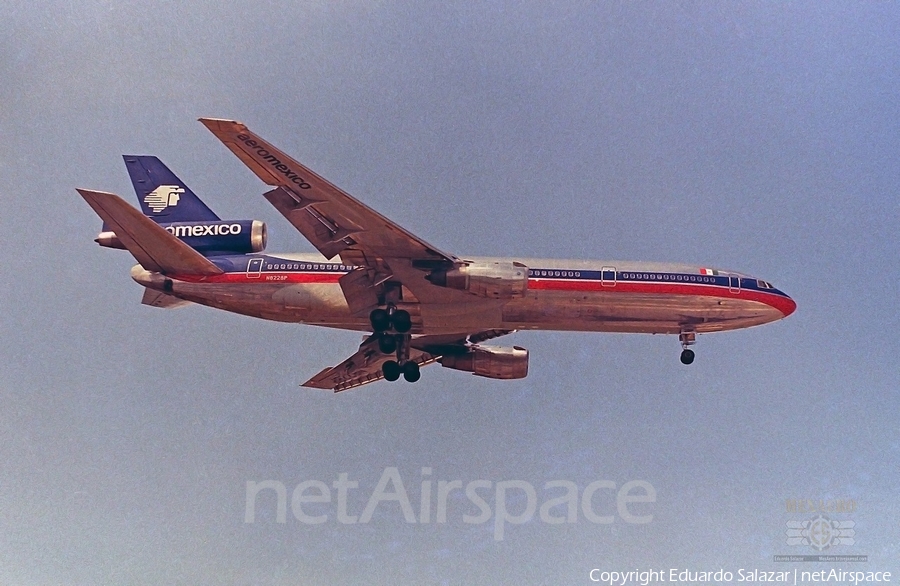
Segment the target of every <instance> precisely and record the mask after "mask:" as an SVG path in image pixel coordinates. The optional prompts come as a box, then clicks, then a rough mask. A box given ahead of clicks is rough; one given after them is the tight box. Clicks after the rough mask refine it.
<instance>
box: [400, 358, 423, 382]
mask: <svg viewBox="0 0 900 586" xmlns="http://www.w3.org/2000/svg"><path fill="white" fill-rule="evenodd" d="M401 368H402V369H403V378H404V379H406V382H408V383H414V382H416V381H417V380H419V378H420V377H421V376H422V374H421V373H420V372H419V365H418V364H416V363H415V362H413V361H412V360H410V361H409V362H406V363H404V364H403V366H402V367H401Z"/></svg>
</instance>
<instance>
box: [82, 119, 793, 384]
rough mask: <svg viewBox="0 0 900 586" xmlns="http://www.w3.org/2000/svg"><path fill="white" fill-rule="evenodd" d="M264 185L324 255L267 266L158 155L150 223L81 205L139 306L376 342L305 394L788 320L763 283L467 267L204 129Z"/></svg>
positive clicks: (139, 214)
mask: <svg viewBox="0 0 900 586" xmlns="http://www.w3.org/2000/svg"><path fill="white" fill-rule="evenodd" d="M200 121H201V122H202V123H203V124H204V125H205V126H206V127H207V128H208V129H209V130H210V131H212V133H213V134H214V135H215V136H216V137H217V138H218V139H219V140H221V141H222V142H223V143H224V144H225V146H226V147H228V148H229V149H230V150H231V151H232V152H233V153H234V154H235V155H237V157H238V158H239V159H240V160H241V161H242V162H243V163H244V164H245V165H246V166H247V167H249V168H250V170H251V171H253V172H254V173H255V174H256V175H257V176H258V177H259V178H260V179H261V180H262V181H263V182H264V183H265V184H267V185H268V186H270V187H272V188H273V189H271V190H270V191H268V192H267V193H265V198H266V199H267V200H269V202H270V203H271V204H272V205H273V206H275V209H277V210H278V211H279V212H281V213H282V214H283V215H284V217H285V218H287V220H288V221H289V222H290V223H291V224H292V225H293V226H294V227H295V228H297V230H299V231H300V233H301V234H303V236H305V237H306V239H307V240H309V241H310V242H311V243H312V245H313V246H314V247H315V248H316V249H317V250H318V251H319V254H314V253H313V254H270V253H264V252H263V251H264V250H265V245H266V226H265V224H263V223H262V222H260V221H258V220H252V221H251V220H240V221H230V220H224V221H223V220H221V219H220V218H219V217H218V216H217V215H216V214H215V213H213V211H212V210H211V209H210V208H208V207H207V206H206V205H205V204H204V203H203V202H202V201H201V200H200V199H199V198H198V197H197V196H196V195H195V194H194V193H193V192H192V191H191V190H190V189H189V188H188V187H187V185H185V184H184V183H183V182H181V180H179V179H178V178H177V177H176V176H175V175H174V174H173V173H172V172H171V171H170V170H169V169H168V168H166V167H165V165H163V164H162V163H161V162H160V161H159V160H158V159H157V158H156V157H149V156H129V155H126V156H125V157H124V158H125V164H126V167H127V168H128V172H129V175H130V176H131V180H132V182H133V184H134V187H135V191H136V192H137V196H138V200H139V201H140V204H141V208H142V209H141V211H138V210H137V209H135V208H133V207H131V206H130V205H128V204H127V203H126V202H125V201H123V200H122V199H121V198H120V197H119V196H117V195H114V194H112V193H103V192H98V191H91V190H86V189H79V190H78V192H79V193H80V194H81V196H82V197H84V199H85V200H86V201H87V203H88V204H89V205H90V206H91V207H92V208H93V209H94V211H95V212H97V214H98V215H99V216H100V218H101V219H102V220H103V231H102V232H101V233H100V235H99V236H98V237H97V239H96V240H97V242H98V243H99V244H100V245H102V246H107V247H111V248H124V249H127V250H128V251H129V252H130V253H131V254H132V255H133V256H134V257H135V259H137V261H138V263H140V264H138V265H136V266H135V267H134V268H132V270H131V277H132V278H133V279H134V280H135V281H137V282H138V283H139V284H141V285H143V286H144V287H145V288H146V290H145V291H144V298H143V303H144V304H147V305H152V306H156V307H177V306H180V305H184V304H186V303H198V304H201V305H208V306H210V307H216V308H219V309H224V310H226V311H232V312H235V313H239V314H244V315H249V316H253V317H258V318H263V319H269V320H276V321H282V322H297V323H304V324H312V325H317V326H325V327H331V328H341V329H346V330H355V331H360V332H365V334H366V335H365V337H364V339H363V342H362V343H361V344H360V346H359V349H358V350H357V351H356V352H355V353H354V354H353V355H352V356H350V357H349V358H347V359H346V360H344V361H343V362H341V363H340V364H338V365H337V366H333V367H330V368H326V369H324V370H322V371H321V372H320V373H318V374H317V375H315V376H314V377H312V378H311V379H309V380H308V381H307V382H306V383H304V385H303V386H306V387H313V388H320V389H332V390H334V391H335V392H337V391H343V390H346V389H350V388H353V387H357V386H360V385H364V384H367V383H370V382H374V381H377V380H380V379H386V380H388V381H396V380H398V379H399V378H400V377H401V376H402V377H403V378H404V379H405V380H407V381H409V382H415V381H417V380H419V376H420V373H419V369H420V368H421V367H422V366H425V365H427V364H431V363H432V362H438V363H440V364H441V365H442V366H445V367H447V368H452V369H456V370H462V371H466V372H471V373H473V374H476V375H479V376H484V377H489V378H496V379H517V378H523V377H525V376H526V375H527V373H528V350H526V349H524V348H521V347H519V346H513V347H508V348H503V347H497V346H490V345H483V342H485V341H487V340H490V339H492V338H498V337H500V336H504V335H506V334H510V333H512V332H514V331H516V330H566V331H585V332H636V333H646V334H676V335H678V337H679V340H680V342H681V346H682V352H681V362H683V363H684V364H690V363H691V362H693V360H694V352H693V350H691V349H690V347H689V346H691V345H692V344H693V343H694V342H695V340H696V336H697V334H704V333H708V332H719V331H725V330H735V329H739V328H747V327H751V326H756V325H760V324H765V323H768V322H772V321H775V320H779V319H781V318H783V317H786V316H788V315H790V314H791V313H792V312H793V311H794V310H795V309H796V307H797V306H796V304H795V303H794V301H793V300H792V299H791V298H790V297H789V296H788V295H786V294H785V293H783V292H782V291H780V290H778V289H777V288H775V287H773V286H772V285H771V284H770V283H769V282H768V281H764V280H762V279H757V278H755V277H750V276H747V275H743V274H740V273H736V272H732V271H724V270H716V269H711V268H704V267H698V266H691V265H684V264H667V263H651V262H619V261H585V260H544V259H530V258H517V257H513V258H484V257H476V256H457V255H455V254H451V253H449V252H445V251H442V250H440V249H439V248H437V247H436V246H432V245H431V244H429V243H428V242H425V241H424V240H422V239H421V238H419V237H418V236H416V235H414V234H412V233H411V232H409V231H408V230H405V229H404V228H402V227H401V226H399V225H397V224H395V223H394V222H392V221H391V220H389V219H387V218H386V217H384V216H382V215H381V214H379V213H378V212H376V211H374V210H373V209H371V208H369V207H368V206H366V205H365V204H363V203H361V202H360V201H358V200H356V199H355V198H353V197H352V196H350V195H348V194H347V193H345V192H344V191H342V190H341V189H339V188H337V187H335V186H334V185H332V184H331V183H329V182H328V181H326V180H325V179H323V178H321V177H319V176H318V175H316V174H315V173H313V172H312V171H311V170H309V169H308V168H306V167H305V166H303V165H301V164H300V163H298V162H297V161H295V160H294V159H292V158H291V157H289V156H287V155H286V154H285V153H283V152H282V151H281V150H279V149H277V148H276V147H274V146H273V145H271V144H269V143H268V142H266V141H265V140H263V139H262V138H260V137H259V136H257V135H256V134H254V133H253V132H251V131H250V130H248V129H247V127H246V126H244V125H243V124H241V123H240V122H235V121H232V120H219V119H211V118H201V119H200Z"/></svg>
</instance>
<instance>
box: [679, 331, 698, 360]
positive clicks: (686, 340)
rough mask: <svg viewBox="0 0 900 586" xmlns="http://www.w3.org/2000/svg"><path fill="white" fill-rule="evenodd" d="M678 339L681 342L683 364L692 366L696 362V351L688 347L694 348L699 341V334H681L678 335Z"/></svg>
mask: <svg viewBox="0 0 900 586" xmlns="http://www.w3.org/2000/svg"><path fill="white" fill-rule="evenodd" d="M678 339H679V340H681V348H682V350H681V363H682V364H691V363H692V362H693V361H694V351H693V350H691V349H690V348H688V346H692V345H693V344H694V342H696V341H697V334H695V333H694V332H681V333H680V334H679V335H678Z"/></svg>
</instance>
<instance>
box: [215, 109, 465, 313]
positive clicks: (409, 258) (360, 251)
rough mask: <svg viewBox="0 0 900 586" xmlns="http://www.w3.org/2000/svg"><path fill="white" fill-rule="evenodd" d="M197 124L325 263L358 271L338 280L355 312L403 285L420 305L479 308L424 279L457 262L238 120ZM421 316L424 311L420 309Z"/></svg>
mask: <svg viewBox="0 0 900 586" xmlns="http://www.w3.org/2000/svg"><path fill="white" fill-rule="evenodd" d="M200 122H202V123H203V124H204V125H205V126H206V127H207V128H208V129H209V130H210V131H211V132H212V133H213V134H214V135H215V136H216V137H217V138H218V139H219V140H221V141H222V142H223V143H224V144H225V146H226V147H228V148H229V149H230V150H231V151H232V152H233V153H234V154H235V155H236V156H237V157H238V158H239V159H240V160H241V161H243V163H244V164H245V165H247V167H249V168H250V170H251V171H253V172H254V173H255V174H256V175H257V176H258V177H259V178H260V179H261V180H262V181H263V182H264V183H266V184H268V185H271V186H274V187H275V189H273V190H271V191H269V192H268V193H266V194H265V197H266V199H268V200H269V202H271V203H272V205H274V206H275V208H276V209H277V210H278V211H280V212H281V213H282V214H283V215H284V217H285V218H287V220H288V221H289V222H290V223H291V224H293V226H294V227H295V228H297V230H299V231H300V233H302V234H303V235H304V236H305V237H306V239H307V240H309V241H310V242H311V243H312V244H313V246H315V247H316V248H317V249H318V250H319V252H321V253H322V254H323V255H324V256H325V257H326V258H329V259H330V258H333V257H334V256H335V255H338V254H339V255H340V256H341V260H342V261H343V262H344V264H347V265H350V266H355V267H358V268H357V269H356V270H354V271H351V272H350V273H348V274H347V275H345V276H344V277H343V278H342V279H341V288H342V289H343V291H344V296H345V297H346V298H347V302H348V304H349V305H350V309H351V311H352V312H353V313H354V314H355V315H364V314H365V313H367V312H368V311H369V310H370V309H372V308H373V307H375V306H377V293H375V290H376V288H377V287H378V286H379V285H380V284H382V283H384V282H386V281H388V280H391V281H395V282H400V283H402V284H403V285H404V286H405V287H407V288H408V289H409V290H410V291H411V292H412V294H413V295H415V297H416V299H417V300H418V301H419V303H422V304H437V303H450V302H460V301H463V302H466V301H468V302H470V303H476V304H477V303H478V301H477V300H473V297H472V296H471V295H469V294H468V293H465V292H461V291H456V290H452V289H447V288H445V287H439V286H436V285H433V284H431V283H430V282H428V281H427V280H425V278H424V277H425V274H426V272H427V271H430V270H432V269H435V268H438V267H441V268H445V267H446V268H449V267H452V266H455V265H458V264H460V262H461V261H460V259H458V258H457V257H456V256H454V255H452V254H449V253H446V252H443V251H441V250H439V249H438V248H436V247H434V246H432V245H431V244H429V243H427V242H425V241H424V240H422V239H421V238H419V237H418V236H415V235H414V234H412V233H410V232H409V231H407V230H406V229H404V228H403V227H401V226H399V225H397V224H396V223H394V222H392V221H391V220H389V219H387V218H385V217H384V216H382V215H381V214H379V213H378V212H376V211H375V210H373V209H372V208H370V207H368V206H367V205H365V204H363V203H362V202H360V201H358V200H356V199H355V198H353V197H352V196H350V195H349V194H347V193H346V192H344V191H342V190H341V189H339V188H338V187H336V186H334V185H332V184H331V183H329V182H328V181H326V180H325V179H323V178H322V177H320V176H318V175H316V174H315V173H313V172H312V171H311V170H310V169H308V168H307V167H305V166H304V165H301V164H300V163H298V162H297V161H295V160H294V159H292V158H291V157H289V156H288V155H286V154H285V153H283V152H282V151H281V150H279V149H278V148H276V147H274V146H273V145H271V144H269V143H268V142H266V141H265V140H263V139H262V138H260V137H259V136H257V135H256V134H254V133H253V132H251V131H250V130H248V129H247V127H246V126H244V125H243V124H241V123H240V122H236V121H233V120H220V119H213V118H201V119H200ZM426 313H427V312H426Z"/></svg>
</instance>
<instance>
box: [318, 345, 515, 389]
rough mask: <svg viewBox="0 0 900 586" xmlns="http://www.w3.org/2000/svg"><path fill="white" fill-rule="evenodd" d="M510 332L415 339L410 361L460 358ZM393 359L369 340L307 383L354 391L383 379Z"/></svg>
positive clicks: (430, 361) (431, 361)
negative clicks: (473, 346) (471, 348)
mask: <svg viewBox="0 0 900 586" xmlns="http://www.w3.org/2000/svg"><path fill="white" fill-rule="evenodd" d="M511 333H512V331H511V330H487V331H484V332H478V333H476V334H472V335H467V334H445V335H434V336H416V337H414V338H413V339H412V341H411V342H410V349H409V359H410V360H412V361H413V362H416V363H417V364H418V365H419V366H420V367H422V366H426V365H428V364H431V363H433V362H435V361H437V360H438V359H439V358H441V357H442V356H444V355H446V354H461V353H464V352H465V351H466V348H467V346H469V345H471V344H477V343H479V342H484V341H485V340H490V339H492V338H498V337H500V336H505V335H506V334H511ZM391 358H392V357H391V356H388V355H386V354H382V353H381V352H380V351H379V350H378V338H377V337H376V336H368V337H367V338H366V339H365V340H363V342H362V344H360V345H359V350H357V351H356V353H355V354H353V356H350V357H349V358H347V359H346V360H344V361H343V362H341V363H340V364H338V365H337V366H332V367H329V368H325V369H323V370H322V372H320V373H319V374H317V375H316V376H314V377H312V378H311V379H309V380H308V381H306V382H305V383H303V385H301V386H304V387H307V388H312V389H331V390H333V391H334V392H335V393H339V392H341V391H346V390H349V389H353V388H356V387H359V386H362V385H365V384H368V383H373V382H375V381H378V380H381V379H383V378H384V375H383V374H382V372H381V365H382V364H384V363H385V362H386V361H387V360H391Z"/></svg>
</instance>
